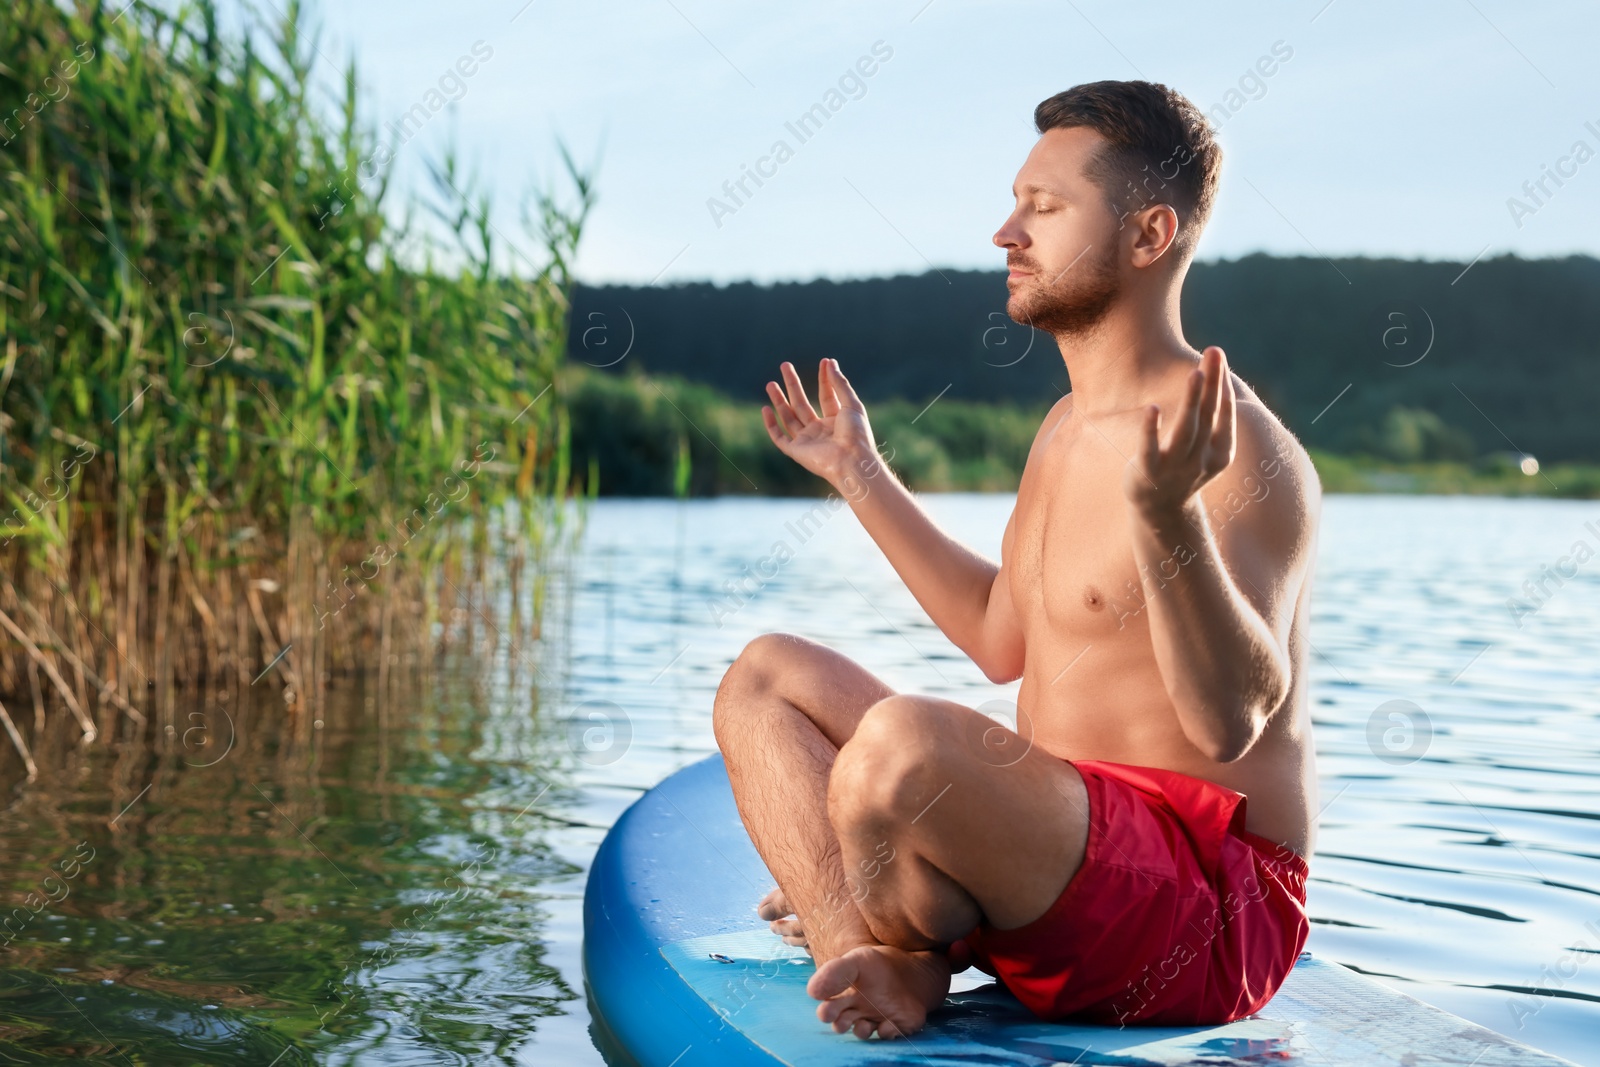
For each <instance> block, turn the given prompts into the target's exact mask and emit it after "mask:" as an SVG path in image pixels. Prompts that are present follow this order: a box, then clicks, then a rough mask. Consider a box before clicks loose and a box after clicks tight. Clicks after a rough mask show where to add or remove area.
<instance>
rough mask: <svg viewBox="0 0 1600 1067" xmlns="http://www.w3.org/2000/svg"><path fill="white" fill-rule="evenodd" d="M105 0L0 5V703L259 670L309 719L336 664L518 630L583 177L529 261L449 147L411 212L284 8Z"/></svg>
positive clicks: (78, 712)
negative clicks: (235, 23) (429, 221)
mask: <svg viewBox="0 0 1600 1067" xmlns="http://www.w3.org/2000/svg"><path fill="white" fill-rule="evenodd" d="M121 7H122V0H117V2H115V3H87V2H80V3H78V4H76V5H75V6H64V5H61V4H58V3H55V2H52V0H12V2H11V3H9V4H8V11H7V13H6V16H5V17H4V19H0V346H3V352H0V355H3V358H4V365H3V368H0V493H3V497H4V500H5V504H4V506H3V507H0V627H3V629H4V633H3V634H0V640H3V641H4V642H5V643H4V644H3V645H0V701H4V702H5V704H9V706H10V707H11V708H15V707H16V705H17V702H18V701H27V702H31V704H32V706H33V711H34V728H35V731H36V732H37V731H38V730H41V729H43V728H44V727H45V724H46V722H47V720H49V717H50V716H55V715H69V716H71V717H72V718H73V719H74V720H75V721H76V724H77V725H76V728H77V729H79V730H81V731H82V733H83V734H84V735H86V736H92V735H94V734H95V733H97V732H98V733H105V732H107V731H108V730H109V729H110V728H111V727H112V726H114V725H116V724H117V723H119V722H127V721H132V722H134V723H142V722H145V721H147V720H148V719H149V718H150V717H151V715H150V713H152V712H154V715H155V717H156V721H157V722H158V723H160V724H163V725H165V726H167V727H168V732H169V733H170V732H171V727H172V726H173V720H174V714H175V713H174V699H173V693H174V690H175V689H177V688H179V687H182V686H192V685H196V684H202V683H204V684H210V682H211V681H214V680H221V679H226V680H228V682H229V684H236V685H248V684H252V683H253V682H254V681H255V680H256V679H257V678H260V677H261V676H262V672H263V671H264V669H265V668H267V667H268V665H269V664H271V670H270V673H269V674H268V676H267V678H271V679H276V681H277V682H278V683H279V684H281V685H282V687H283V690H284V694H285V698H286V700H287V702H288V704H289V706H290V708H291V709H293V710H294V711H296V712H297V713H298V712H303V711H310V712H313V713H314V711H315V708H316V707H317V706H318V705H319V701H320V694H321V692H322V690H323V687H324V685H325V684H326V680H327V679H328V678H329V677H331V676H332V675H334V674H335V673H336V672H339V671H342V670H349V669H358V668H362V667H366V666H377V667H379V668H380V670H382V671H387V670H388V669H389V668H390V666H391V665H392V664H396V663H401V662H405V661H406V659H407V657H408V656H415V654H416V653H417V652H418V651H419V650H426V649H429V648H437V645H438V642H439V641H441V640H443V641H449V640H452V639H454V638H455V636H456V635H458V634H459V633H461V632H463V631H464V630H465V629H466V628H468V627H469V626H471V625H473V624H476V623H478V622H479V620H480V619H481V620H483V621H482V625H484V626H487V627H491V628H495V632H496V633H497V634H498V633H499V629H498V628H497V627H496V623H495V622H493V621H492V620H491V619H490V618H489V615H488V614H487V613H488V611H489V609H488V607H487V606H486V605H487V604H488V603H489V601H488V599H487V597H486V596H485V593H486V587H487V585H488V584H490V583H491V582H493V583H494V584H495V585H496V586H497V587H498V585H499V583H500V582H502V581H503V582H507V583H509V585H510V587H511V590H512V598H511V600H512V603H514V604H519V605H520V604H528V605H530V606H529V607H528V619H527V623H526V624H525V623H524V621H523V611H522V609H521V608H519V609H517V610H516V611H514V612H513V613H512V616H511V620H510V624H511V626H512V627H513V628H514V633H513V637H512V640H513V641H515V640H517V637H516V634H520V633H523V632H525V629H524V627H525V625H526V626H534V627H536V626H537V616H538V604H539V602H540V598H541V596H542V592H543V587H544V581H545V572H546V570H547V567H548V564H549V562H550V560H551V558H552V553H553V551H554V550H555V548H556V547H557V546H558V545H559V543H560V541H561V538H562V537H563V536H564V531H565V532H566V533H570V528H569V527H570V524H567V525H566V526H564V524H563V518H562V517H563V515H564V514H565V510H564V508H563V506H562V503H561V500H562V496H563V494H564V493H565V491H566V488H567V485H568V482H569V474H570V472H569V469H568V468H569V462H570V461H569V448H568V443H567V422H566V417H565V414H564V411H563V409H562V406H561V403H560V401H561V397H562V394H563V388H562V386H561V384H560V383H559V381H558V378H559V375H560V370H561V353H562V351H563V348H564V345H565V337H566V329H567V309H568V295H569V293H570V291H571V286H572V279H571V276H570V267H571V262H572V256H573V253H574V251H575V249H576V246H577V243H578V239H579V234H580V232H581V229H582V225H583V221H584V218H585V217H586V215H587V212H588V210H589V207H590V206H591V204H592V202H593V191H592V186H591V184H590V182H589V180H588V178H587V177H586V176H585V175H584V174H583V173H582V172H581V171H580V170H579V168H578V167H576V166H575V165H574V164H573V162H572V160H571V158H570V157H569V156H567V155H566V154H565V152H564V151H563V159H564V160H565V162H566V178H567V179H569V180H570V182H571V185H572V187H573V189H574V190H575V194H569V195H568V196H567V197H566V198H565V199H563V198H559V197H558V196H557V195H556V193H555V191H554V190H553V189H547V190H542V191H539V192H536V193H534V194H533V195H532V196H530V197H529V198H528V201H527V205H526V208H525V211H524V230H525V234H526V236H528V237H529V238H530V239H531V241H532V243H533V245H534V246H535V247H536V249H537V253H536V255H537V259H538V262H536V263H534V264H533V265H531V266H530V265H529V263H528V260H527V258H526V255H525V254H523V253H520V252H516V253H514V250H513V249H512V248H511V247H510V246H509V244H508V242H507V239H506V238H504V237H503V236H502V234H501V233H500V231H499V229H498V228H497V227H496V226H495V225H494V224H493V223H492V222H491V221H490V215H489V207H488V199H487V196H486V195H485V194H484V193H482V192H481V191H479V190H477V189H476V187H475V186H474V185H473V184H471V183H470V182H469V181H468V180H467V178H466V176H464V175H463V174H462V173H461V172H460V171H459V170H458V168H457V167H456V166H455V164H454V162H453V160H449V159H447V160H445V161H443V162H442V163H439V164H437V165H436V166H435V167H434V170H433V174H434V179H435V185H436V187H437V193H438V196H437V198H436V200H435V201H432V202H430V203H429V204H427V205H421V206H424V207H428V208H430V209H431V211H432V212H433V215H432V217H433V218H434V219H435V224H433V225H432V226H431V227H427V228H423V227H418V226H416V225H414V224H413V223H412V222H411V221H410V220H412V219H414V218H415V217H416V215H417V212H416V210H414V209H415V208H416V207H417V206H418V205H405V206H404V207H405V210H404V212H403V213H402V212H401V211H398V210H396V209H395V207H394V206H393V205H390V204H389V203H387V189H388V184H389V173H390V171H389V166H390V165H392V164H389V165H380V164H384V163H385V162H386V161H385V157H384V154H383V153H380V152H376V149H377V146H378V140H377V137H376V136H375V135H374V133H373V132H372V131H371V129H370V128H369V127H368V125H367V124H366V122H365V119H364V118H363V116H362V114H361V113H360V110H359V107H358V105H359V100H358V98H357V91H356V77H355V70H354V68H353V66H352V67H350V68H348V69H346V70H345V71H344V72H343V74H344V78H343V86H342V100H339V99H335V98H330V97H329V95H328V94H327V93H325V92H323V91H321V90H319V89H318V86H319V85H320V84H321V81H319V78H318V77H317V76H315V75H316V70H315V66H314V65H315V64H316V63H317V62H323V63H324V69H326V66H325V61H324V60H322V57H321V56H320V54H319V53H318V52H317V51H316V44H315V41H314V40H312V39H311V38H310V37H308V30H307V27H306V20H305V19H304V18H303V17H302V14H301V10H300V5H299V4H298V3H294V2H290V3H289V4H288V10H287V13H286V14H285V15H284V16H283V18H282V19H281V21H279V22H276V23H275V24H271V25H257V26H254V27H252V31H251V32H250V33H248V34H247V35H246V36H245V37H243V38H242V39H233V38H230V37H228V36H225V35H224V34H222V33H221V32H219V29H218V25H217V13H216V10H215V7H214V5H213V4H212V3H211V2H209V0H202V2H195V3H187V4H184V5H183V6H181V7H179V8H178V9H177V10H176V11H173V12H168V11H164V10H162V9H160V8H157V7H154V6H149V5H146V4H144V3H135V4H134V5H133V6H132V7H131V8H129V9H128V10H127V11H125V12H123V13H122V14H120V15H119V14H118V10H119V9H120V8H121ZM274 10H275V8H274ZM412 151H417V149H412ZM574 201H575V202H574ZM569 202H572V203H570V206H568V203H569ZM397 216H398V217H404V218H405V219H406V220H407V221H406V222H405V223H397V222H395V221H394V219H395V218H396V217H397ZM440 235H442V236H440ZM285 649H287V651H286V652H285V651H284V650H285ZM280 653H282V655H281V658H277V659H276V662H273V661H274V658H275V657H279V656H280ZM266 682H267V679H265V678H264V679H262V684H266ZM58 707H59V709H61V710H60V711H57V710H55V709H56V708H58ZM3 711H4V705H3V704H0V713H3ZM307 717H308V718H309V715H308V716H307ZM0 718H3V724H4V725H5V727H6V729H7V732H8V733H10V734H11V735H12V740H13V741H14V742H15V743H16V745H17V747H18V748H19V750H21V751H22V752H23V753H24V758H25V759H26V747H25V745H24V743H23V739H22V738H21V737H20V736H19V734H18V729H17V727H16V717H14V716H12V715H10V714H0ZM49 721H53V720H49Z"/></svg>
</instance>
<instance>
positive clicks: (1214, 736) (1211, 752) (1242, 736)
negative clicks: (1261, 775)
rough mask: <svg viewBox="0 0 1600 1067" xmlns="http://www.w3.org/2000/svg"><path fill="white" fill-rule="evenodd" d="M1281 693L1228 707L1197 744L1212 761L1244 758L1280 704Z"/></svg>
mask: <svg viewBox="0 0 1600 1067" xmlns="http://www.w3.org/2000/svg"><path fill="white" fill-rule="evenodd" d="M1283 701H1284V697H1283V696H1276V697H1271V698H1269V699H1267V700H1263V701H1255V702H1251V703H1248V704H1241V705H1239V706H1237V707H1232V708H1229V709H1228V712H1227V714H1226V715H1225V716H1224V717H1223V718H1222V720H1221V721H1220V722H1215V725H1214V728H1213V729H1212V730H1210V731H1208V734H1207V736H1206V738H1205V740H1204V742H1202V743H1201V744H1200V745H1198V747H1199V749H1200V751H1201V752H1202V753H1204V754H1205V756H1206V758H1207V759H1210V760H1212V761H1213V762H1215V763H1233V762H1235V761H1237V760H1240V759H1243V758H1244V756H1245V754H1246V753H1248V752H1249V751H1250V750H1251V749H1252V748H1254V747H1255V745H1256V742H1257V741H1259V740H1261V735H1262V734H1264V733H1266V730H1267V721H1268V720H1269V719H1271V718H1272V715H1273V713H1274V712H1276V711H1277V710H1278V708H1279V707H1280V706H1281V705H1282V704H1283Z"/></svg>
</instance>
